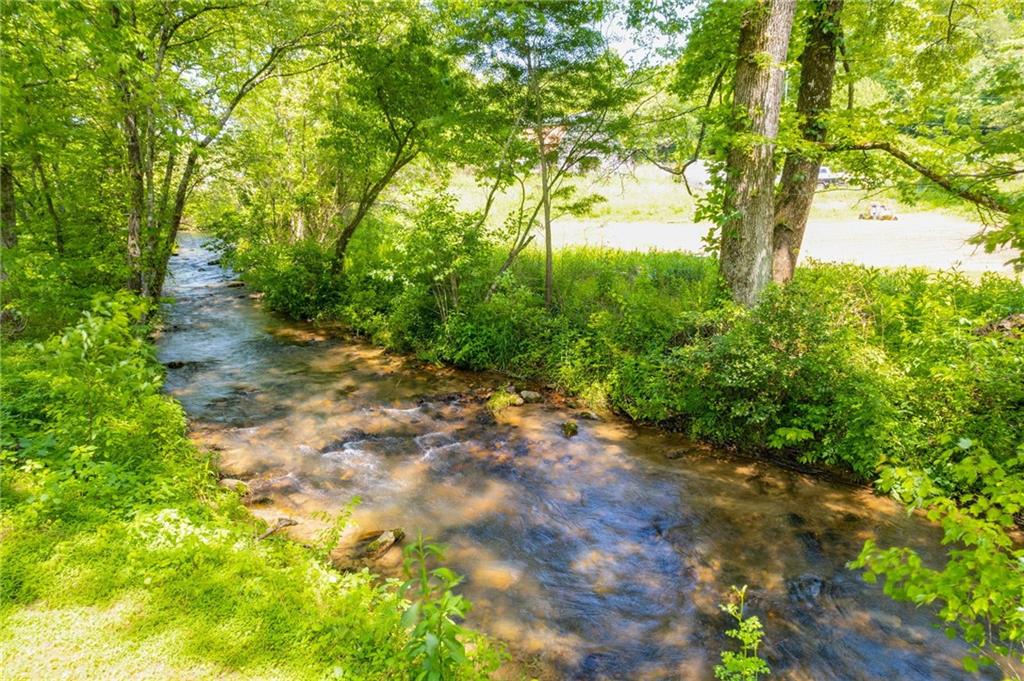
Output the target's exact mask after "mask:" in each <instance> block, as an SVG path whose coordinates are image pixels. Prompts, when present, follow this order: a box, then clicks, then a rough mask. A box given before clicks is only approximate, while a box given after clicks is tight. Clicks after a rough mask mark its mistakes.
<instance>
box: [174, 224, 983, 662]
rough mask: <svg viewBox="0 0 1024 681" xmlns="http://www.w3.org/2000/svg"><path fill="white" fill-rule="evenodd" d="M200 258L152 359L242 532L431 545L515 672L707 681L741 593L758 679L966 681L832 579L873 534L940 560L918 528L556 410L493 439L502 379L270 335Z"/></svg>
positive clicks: (842, 497)
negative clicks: (762, 659)
mask: <svg viewBox="0 0 1024 681" xmlns="http://www.w3.org/2000/svg"><path fill="white" fill-rule="evenodd" d="M213 257H214V256H213V255H212V254H211V253H210V252H209V251H207V250H205V249H203V248H202V247H201V241H200V239H199V238H197V237H194V236H186V237H184V238H183V239H182V244H181V255H180V256H179V257H177V258H175V259H174V262H173V266H174V269H173V280H172V282H171V285H170V290H169V294H170V295H172V296H174V297H175V298H176V302H175V303H174V304H173V305H171V306H170V307H169V309H168V318H167V321H168V324H167V330H166V331H165V332H164V333H163V335H162V338H161V339H160V355H161V359H162V360H163V361H164V362H165V363H167V364H169V369H168V381H167V385H168V389H169V390H170V391H171V392H172V393H173V394H174V395H175V396H177V397H178V399H180V400H181V402H182V403H183V404H184V406H185V408H186V409H187V411H188V414H189V416H190V418H191V419H192V425H193V430H194V434H195V438H196V440H197V441H198V442H199V443H200V444H201V445H203V446H205V447H208V448H211V449H214V450H216V451H218V452H219V456H220V464H221V468H222V471H223V472H224V474H225V475H230V476H232V477H237V478H241V479H243V480H248V481H260V482H261V489H263V490H265V492H264V493H265V495H266V497H267V498H268V500H269V501H268V503H264V504H261V505H254V506H253V512H254V513H256V514H257V515H259V516H260V517H262V518H264V519H267V520H271V521H272V520H273V519H274V518H276V517H278V516H280V515H288V516H291V517H293V518H295V519H297V520H299V521H300V524H299V525H297V526H296V527H295V528H292V529H294V530H295V532H294V536H296V537H297V538H300V539H302V540H304V541H310V540H312V539H313V538H315V537H316V535H317V533H318V532H319V530H320V529H322V528H323V526H324V523H323V521H320V520H317V519H316V518H315V517H313V516H314V514H316V513H317V512H320V511H327V512H330V513H336V512H338V511H340V510H341V509H342V508H343V507H344V506H345V505H346V504H347V503H348V502H349V500H350V499H351V498H352V497H354V496H360V497H361V498H362V500H363V503H362V505H360V506H359V508H358V509H357V511H356V512H355V514H354V516H353V520H354V522H355V524H356V525H357V526H358V531H363V530H373V529H383V528H394V527H400V528H403V529H405V531H406V532H407V534H408V535H409V536H415V535H416V534H417V533H418V532H420V531H422V532H423V533H424V534H425V535H428V536H431V537H434V538H436V539H437V540H439V541H442V542H444V543H447V544H448V545H449V546H450V554H449V561H450V564H451V567H452V568H454V569H455V570H457V571H459V572H461V573H463V574H465V575H466V576H467V580H466V582H465V584H464V586H463V587H462V589H463V592H464V593H465V595H466V596H468V597H469V598H470V599H471V600H472V601H473V602H474V604H475V607H474V609H473V610H472V612H471V613H470V618H469V623H470V624H471V625H472V626H475V627H479V628H481V629H483V630H485V631H487V632H489V633H490V634H492V635H494V636H496V637H498V638H500V639H502V640H504V641H505V642H507V643H508V645H509V646H510V648H511V650H512V651H513V652H514V653H515V655H516V657H517V658H518V659H519V660H520V661H521V662H523V663H524V664H525V665H526V667H525V668H527V669H529V673H531V674H536V675H539V676H541V677H544V678H579V679H622V678H630V679H679V678H685V679H702V678H712V667H713V665H714V663H715V662H716V661H717V657H718V653H719V651H720V650H721V649H722V648H724V647H727V646H729V642H728V640H727V639H726V638H725V636H724V635H723V632H724V630H725V629H726V628H727V625H728V622H727V620H726V618H725V617H724V616H723V615H722V613H721V612H720V611H719V610H718V607H717V604H718V603H719V602H720V601H721V600H722V599H723V598H724V596H725V594H726V593H727V592H728V589H729V586H730V585H732V584H737V585H740V584H749V585H750V589H751V594H752V597H751V605H750V607H751V611H752V612H754V613H757V614H759V615H760V616H761V618H762V620H763V621H764V623H765V629H766V642H767V643H766V649H765V655H766V657H767V659H768V661H769V663H770V664H771V666H772V669H773V670H774V675H773V678H779V679H814V680H815V681H821V680H825V679H842V680H852V679H911V680H913V679H917V680H921V681H925V680H932V679H954V678H960V677H961V672H959V671H958V667H957V664H956V661H957V660H958V659H959V658H960V657H961V656H962V655H963V654H964V652H965V650H964V649H963V647H962V646H960V645H959V644H957V643H955V642H950V641H947V640H946V638H945V637H944V636H943V635H942V632H941V631H940V630H938V629H936V628H935V627H934V626H933V620H932V619H931V618H930V616H929V614H928V613H927V612H925V611H923V610H915V609H913V608H911V607H909V606H906V605H898V604H895V603H893V602H891V601H890V600H889V599H887V598H886V597H885V596H884V595H883V594H882V593H881V590H880V589H879V588H878V587H876V586H869V585H866V584H864V583H863V582H862V581H861V580H860V579H859V577H858V576H857V575H855V574H853V573H851V572H850V571H848V570H846V568H845V567H844V566H845V563H846V562H847V561H848V560H850V559H852V558H853V557H854V556H856V554H857V552H858V550H859V548H860V545H861V544H862V543H863V541H864V540H865V539H867V538H872V537H873V538H876V539H878V540H880V541H882V542H885V543H892V542H899V543H902V544H905V545H910V546H914V547H915V548H918V549H919V550H920V551H921V552H922V554H923V555H924V556H926V557H929V556H930V557H931V558H932V559H936V558H937V557H939V556H941V548H940V547H939V546H938V543H937V539H938V534H937V533H936V531H935V530H934V528H930V527H928V526H926V525H925V524H923V523H921V522H920V521H919V520H917V519H914V518H908V517H907V516H906V514H905V513H904V512H903V511H902V510H901V509H900V508H899V507H898V506H896V505H895V504H893V503H891V502H889V501H888V500H886V499H881V498H878V497H875V496H873V495H872V494H871V493H870V491H868V490H866V489H853V488H848V487H844V486H839V485H834V484H830V483H828V482H824V481H821V480H816V479H813V478H810V477H807V476H805V475H801V474H798V473H795V472H790V471H786V470H783V469H779V468H776V467H773V466H771V465H768V464H764V463H759V462H754V461H749V460H745V459H740V458H735V457H732V456H730V455H728V454H726V453H723V452H714V451H712V450H709V449H708V448H707V447H702V446H699V445H697V444H695V443H692V442H687V441H685V440H683V439H681V438H679V437H678V436H675V435H672V434H668V433H661V432H657V431H653V430H649V429H643V428H638V427H635V426H633V425H631V424H629V423H626V422H624V421H620V420H618V419H616V418H614V417H610V416H609V417H605V418H604V419H603V420H600V421H592V420H586V419H584V418H582V417H581V416H580V415H578V414H576V413H574V411H573V410H572V409H569V408H564V407H558V406H554V405H553V404H544V403H541V404H530V405H525V406H523V407H519V408H511V409H508V410H506V411H505V412H503V413H502V414H501V415H500V416H499V417H498V419H497V421H496V422H495V421H494V420H493V419H491V418H489V413H488V412H487V410H486V408H485V406H484V400H485V398H486V395H487V393H488V391H490V390H492V389H496V388H498V387H500V386H501V385H502V384H503V382H504V379H501V378H500V377H495V376H487V375H481V374H463V373H459V372H457V371H453V370H450V369H439V370H434V369H428V368H425V367H423V366H420V365H418V364H417V363H415V362H414V361H412V360H408V359H405V358H402V357H396V356H393V355H389V354H388V353H386V352H384V351H382V350H380V349H379V348H373V347H370V346H366V345H361V344H358V343H354V342H351V341H348V340H344V339H342V338H341V337H340V336H332V335H331V334H329V333H327V332H326V331H324V330H322V329H315V328H313V327H311V326H309V325H306V324H301V323H295V322H289V321H285V320H283V319H280V318H277V317H275V316H273V315H270V314H268V313H267V312H265V311H263V310H262V309H261V308H260V306H259V303H258V302H257V301H255V300H253V299H251V298H250V297H249V296H248V295H247V294H245V293H239V291H240V289H237V288H228V287H227V286H226V283H227V281H229V280H230V279H231V275H230V273H226V272H223V271H222V270H220V269H219V268H217V267H215V266H211V265H207V264H206V263H207V261H209V260H212V259H213ZM242 291H244V289H242ZM570 418H573V419H576V420H577V422H578V424H579V429H580V432H579V434H578V435H577V436H576V437H573V438H572V439H568V440H567V439H566V438H565V437H564V436H563V435H562V432H561V424H562V423H563V422H564V421H565V420H567V419H570ZM678 451H682V452H683V455H682V456H681V457H679V458H677V459H674V460H670V459H668V458H667V457H666V454H667V453H669V452H678ZM352 531H353V532H355V531H357V530H356V529H355V528H353V530H352ZM388 555H389V558H388V560H389V564H390V565H391V569H392V570H397V568H398V565H399V558H400V556H399V554H398V553H397V551H396V552H395V553H394V555H392V554H388Z"/></svg>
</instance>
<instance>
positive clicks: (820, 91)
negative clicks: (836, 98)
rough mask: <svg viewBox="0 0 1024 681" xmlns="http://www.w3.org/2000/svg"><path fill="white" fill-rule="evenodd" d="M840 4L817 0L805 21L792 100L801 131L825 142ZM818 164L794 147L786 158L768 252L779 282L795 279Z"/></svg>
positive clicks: (839, 1) (816, 158) (817, 141)
mask: <svg viewBox="0 0 1024 681" xmlns="http://www.w3.org/2000/svg"><path fill="white" fill-rule="evenodd" d="M842 9H843V0H815V3H814V14H813V15H812V16H811V18H810V22H809V24H808V26H807V44H806V45H805V46H804V51H803V54H801V55H800V93H799V95H798V96H797V105H796V108H797V113H798V114H799V115H800V133H801V135H802V136H803V138H804V140H806V141H808V142H812V143H815V144H820V143H822V142H824V141H825V135H826V132H827V131H826V128H825V120H824V115H825V114H826V113H827V112H828V110H829V109H830V108H831V107H832V83H833V81H834V80H835V72H836V50H837V49H838V45H839V40H840V37H841V33H840V31H841V29H840V25H839V13H840V12H841V11H842ZM820 169H821V157H820V156H818V155H814V156H807V155H805V154H802V153H800V152H799V151H794V152H791V153H790V154H789V155H788V156H787V157H786V164H785V166H784V167H783V169H782V182H781V184H780V186H779V194H778V198H777V200H776V204H775V233H774V244H773V248H774V252H773V256H772V278H773V279H774V280H775V281H777V282H779V283H782V284H784V283H786V282H788V281H789V280H790V279H792V278H793V271H794V270H795V269H796V261H797V258H798V257H799V256H800V246H801V244H802V243H803V239H804V231H805V229H806V228H807V216H808V215H809V214H810V212H811V201H812V200H813V199H814V190H815V189H816V188H817V185H818V171H819V170H820Z"/></svg>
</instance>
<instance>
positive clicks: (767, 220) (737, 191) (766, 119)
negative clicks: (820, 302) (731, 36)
mask: <svg viewBox="0 0 1024 681" xmlns="http://www.w3.org/2000/svg"><path fill="white" fill-rule="evenodd" d="M795 12H796V0H753V1H752V2H750V4H749V6H748V7H747V8H746V10H745V11H744V13H743V18H742V22H741V26H740V34H739V45H738V48H737V62H736V75H735V80H734V83H733V106H734V108H735V114H734V122H733V126H732V133H733V137H732V139H731V141H730V144H729V151H728V154H727V156H726V165H725V167H726V181H727V188H726V195H725V205H724V208H723V212H724V219H723V223H722V244H721V256H720V257H721V260H720V267H721V271H722V275H723V277H724V278H725V281H726V283H727V284H728V286H729V288H730V290H731V291H732V297H733V299H734V300H736V302H738V303H741V304H743V305H747V306H750V305H753V304H754V303H756V302H757V298H758V295H759V294H760V292H761V290H762V289H763V288H764V287H765V286H766V285H767V284H768V283H769V282H770V281H771V276H772V262H771V248H772V225H773V223H774V215H775V206H774V200H773V186H774V181H775V180H774V178H775V164H774V148H775V137H776V134H777V133H778V129H779V111H780V107H781V104H782V86H783V71H782V65H783V63H784V62H785V60H786V51H787V49H788V47H789V35H790V32H791V30H792V27H793V17H794V14H795Z"/></svg>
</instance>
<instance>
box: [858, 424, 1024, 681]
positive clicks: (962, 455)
mask: <svg viewBox="0 0 1024 681" xmlns="http://www.w3.org/2000/svg"><path fill="white" fill-rule="evenodd" d="M938 458H939V459H940V460H941V461H942V462H943V464H942V466H941V468H942V469H943V470H944V472H945V474H946V476H947V478H948V479H947V480H946V481H943V482H942V484H938V483H936V482H935V481H934V480H933V479H932V478H931V477H930V476H929V475H928V474H927V473H923V472H921V471H919V470H916V469H913V468H909V467H906V466H891V467H887V468H886V469H885V470H884V472H883V475H882V478H881V480H880V483H879V486H880V488H881V489H882V490H884V491H887V492H891V493H893V494H894V495H895V496H896V497H897V498H899V499H901V500H902V501H903V502H904V503H906V504H907V506H908V508H910V509H911V510H915V509H923V510H924V511H925V512H926V513H927V515H928V518H929V519H930V520H932V521H933V522H938V523H939V524H940V525H941V526H942V530H943V543H944V544H948V545H950V547H951V548H950V551H949V553H948V556H947V560H946V563H945V565H943V566H941V567H939V568H937V567H932V566H928V565H926V564H925V563H923V562H922V560H921V558H920V557H919V556H918V555H917V553H916V552H915V551H914V550H913V549H910V548H905V547H889V548H882V547H880V546H878V545H876V544H875V542H873V541H868V542H867V543H866V544H865V546H864V549H863V550H862V551H861V554H860V556H859V557H858V558H857V560H855V561H854V562H853V563H852V564H851V566H852V567H854V568H863V569H865V574H864V577H865V579H867V580H868V581H871V582H873V581H875V580H876V579H877V578H878V577H879V576H884V577H885V592H886V593H887V594H888V595H890V596H892V597H893V598H895V599H897V600H901V601H909V602H911V603H914V604H916V605H924V604H931V603H938V604H939V605H940V608H939V617H941V618H942V619H943V620H944V621H945V622H946V623H947V625H948V626H947V629H946V633H947V635H949V637H950V638H954V637H956V636H957V635H960V636H961V637H962V638H963V639H964V640H966V641H967V642H968V643H969V644H970V645H971V648H972V654H971V655H970V656H969V657H967V658H966V659H964V661H963V663H964V668H965V669H967V670H968V671H976V670H977V669H978V666H979V665H982V664H985V665H988V664H993V663H997V662H998V663H1001V662H1002V661H1003V658H1005V657H1006V656H1010V657H1011V658H1017V659H1018V660H1021V661H1024V601H1022V595H1024V549H1022V548H1021V547H1020V544H1019V542H1018V541H1015V539H1014V534H1015V533H1016V532H1017V531H1018V530H1017V527H1016V520H1015V516H1016V515H1017V514H1019V513H1021V510H1022V509H1024V444H1022V445H1021V447H1020V448H1019V450H1018V453H1017V455H1016V456H1015V457H1014V459H1013V460H1011V461H1007V462H1004V463H1000V462H998V461H996V460H995V459H994V458H993V457H992V456H991V455H990V454H989V453H988V452H987V451H986V450H985V448H984V447H980V446H977V445H976V444H975V443H973V442H971V441H970V440H969V439H966V438H963V439H961V440H959V441H958V442H957V443H956V444H955V445H953V446H951V447H947V448H944V450H943V452H942V454H941V455H940V456H939V457H938ZM950 486H953V487H956V488H959V489H964V490H970V492H967V493H964V494H961V495H960V496H959V497H958V498H956V499H953V498H950V497H949V495H948V492H947V491H946V488H948V487H950ZM1003 671H1004V672H1005V676H1006V677H1007V678H1010V674H1011V670H1010V669H1008V668H1006V669H1004V670H1003Z"/></svg>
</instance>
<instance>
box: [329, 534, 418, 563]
mask: <svg viewBox="0 0 1024 681" xmlns="http://www.w3.org/2000/svg"><path fill="white" fill-rule="evenodd" d="M403 539H405V530H403V529H401V528H399V527H396V528H392V529H390V530H371V531H369V532H363V533H362V534H360V535H359V536H358V537H356V538H355V541H354V542H350V543H347V544H343V545H341V546H339V547H338V548H336V549H334V551H332V552H331V564H332V565H334V567H335V568H337V569H338V570H342V571H349V570H360V569H362V568H364V567H373V566H375V565H376V564H378V563H380V562H381V561H382V559H384V557H385V555H387V554H388V552H389V551H391V549H392V548H395V549H396V551H397V546H398V544H400V543H401V542H402V540H403Z"/></svg>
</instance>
